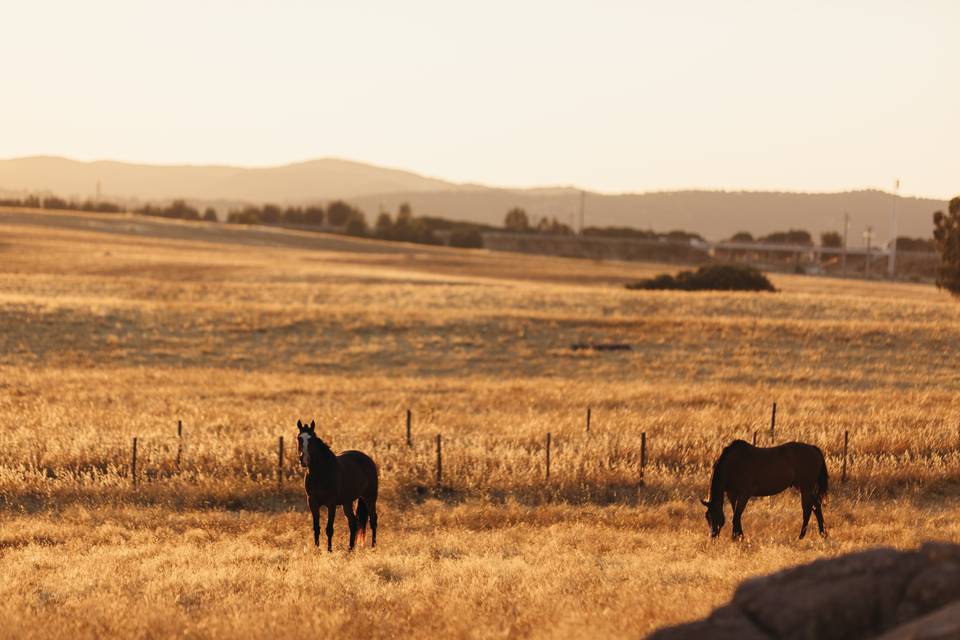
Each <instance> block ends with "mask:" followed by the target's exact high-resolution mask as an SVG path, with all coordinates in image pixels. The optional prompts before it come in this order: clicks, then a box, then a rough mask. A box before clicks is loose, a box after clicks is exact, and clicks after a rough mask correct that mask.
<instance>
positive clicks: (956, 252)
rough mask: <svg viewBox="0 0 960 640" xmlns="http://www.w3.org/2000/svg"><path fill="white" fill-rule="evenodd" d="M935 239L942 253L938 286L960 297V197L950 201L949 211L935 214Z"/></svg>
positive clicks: (938, 250) (938, 270) (938, 272)
mask: <svg viewBox="0 0 960 640" xmlns="http://www.w3.org/2000/svg"><path fill="white" fill-rule="evenodd" d="M933 241H934V244H935V245H936V247H937V252H939V254H940V264H939V265H938V267H937V287H939V288H941V289H946V290H947V291H949V292H950V293H952V294H953V295H955V296H958V297H960V197H956V198H954V199H953V200H951V201H950V205H949V206H948V208H947V213H944V212H943V211H937V212H936V213H934V214H933Z"/></svg>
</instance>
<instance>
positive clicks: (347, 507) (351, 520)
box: [343, 500, 357, 551]
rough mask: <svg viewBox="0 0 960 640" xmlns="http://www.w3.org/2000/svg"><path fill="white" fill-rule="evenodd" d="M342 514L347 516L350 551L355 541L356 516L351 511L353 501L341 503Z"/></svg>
mask: <svg viewBox="0 0 960 640" xmlns="http://www.w3.org/2000/svg"><path fill="white" fill-rule="evenodd" d="M343 515H345V516H347V524H348V525H349V526H350V551H353V547H354V545H356V543H357V516H356V514H354V513H353V501H352V500H351V501H348V502H344V503H343Z"/></svg>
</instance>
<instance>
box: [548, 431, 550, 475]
mask: <svg viewBox="0 0 960 640" xmlns="http://www.w3.org/2000/svg"><path fill="white" fill-rule="evenodd" d="M547 480H550V432H549V431H547Z"/></svg>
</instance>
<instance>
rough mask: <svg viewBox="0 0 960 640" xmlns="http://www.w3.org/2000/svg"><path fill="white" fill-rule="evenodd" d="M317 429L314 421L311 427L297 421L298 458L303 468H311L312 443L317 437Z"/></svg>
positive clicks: (311, 422)
mask: <svg viewBox="0 0 960 640" xmlns="http://www.w3.org/2000/svg"><path fill="white" fill-rule="evenodd" d="M316 428H317V425H316V423H315V422H314V421H313V420H311V421H310V425H309V426H307V425H304V424H303V423H302V422H300V421H299V420H297V431H298V432H299V433H297V457H298V458H300V466H301V467H309V466H310V441H311V440H313V439H315V438H316V437H317V433H316Z"/></svg>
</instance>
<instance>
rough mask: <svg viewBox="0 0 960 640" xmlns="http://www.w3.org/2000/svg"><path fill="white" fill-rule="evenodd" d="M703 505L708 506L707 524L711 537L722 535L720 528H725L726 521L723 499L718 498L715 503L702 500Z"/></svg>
mask: <svg viewBox="0 0 960 640" xmlns="http://www.w3.org/2000/svg"><path fill="white" fill-rule="evenodd" d="M700 502H701V503H703V506H705V507H706V508H707V525H708V526H709V527H710V537H711V538H716V537H717V536H718V535H720V529H723V523H724V522H725V519H724V516H723V500H717V501H716V502H715V503H710V502H707V501H706V500H701V501H700Z"/></svg>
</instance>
